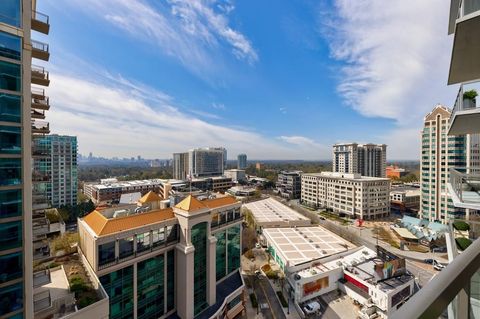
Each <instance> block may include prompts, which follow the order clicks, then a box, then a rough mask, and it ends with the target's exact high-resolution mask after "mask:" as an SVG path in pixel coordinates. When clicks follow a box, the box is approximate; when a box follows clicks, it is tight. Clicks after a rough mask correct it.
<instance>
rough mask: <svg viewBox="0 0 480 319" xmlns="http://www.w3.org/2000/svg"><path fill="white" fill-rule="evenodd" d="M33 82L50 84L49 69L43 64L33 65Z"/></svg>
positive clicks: (44, 84)
mask: <svg viewBox="0 0 480 319" xmlns="http://www.w3.org/2000/svg"><path fill="white" fill-rule="evenodd" d="M32 83H33V84H38V85H43V86H48V85H49V84H50V78H49V74H48V71H46V70H45V68H44V67H43V66H37V65H32Z"/></svg>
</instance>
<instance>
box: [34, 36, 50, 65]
mask: <svg viewBox="0 0 480 319" xmlns="http://www.w3.org/2000/svg"><path fill="white" fill-rule="evenodd" d="M31 43H32V57H34V58H36V59H40V60H44V61H48V60H49V59H50V48H49V46H48V44H47V43H43V42H40V41H36V40H32V41H31Z"/></svg>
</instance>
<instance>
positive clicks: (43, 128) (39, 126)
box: [32, 121, 50, 133]
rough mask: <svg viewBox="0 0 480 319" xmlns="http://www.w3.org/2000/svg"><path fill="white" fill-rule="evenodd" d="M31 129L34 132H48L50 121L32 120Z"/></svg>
mask: <svg viewBox="0 0 480 319" xmlns="http://www.w3.org/2000/svg"><path fill="white" fill-rule="evenodd" d="M32 131H33V132H34V133H35V132H40V133H48V132H49V131H50V123H48V122H43V121H32Z"/></svg>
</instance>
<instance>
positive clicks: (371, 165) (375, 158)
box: [332, 143, 387, 177]
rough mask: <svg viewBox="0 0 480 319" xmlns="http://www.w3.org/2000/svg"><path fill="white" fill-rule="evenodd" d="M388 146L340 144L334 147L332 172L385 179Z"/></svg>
mask: <svg viewBox="0 0 480 319" xmlns="http://www.w3.org/2000/svg"><path fill="white" fill-rule="evenodd" d="M386 163H387V145H385V144H357V143H339V144H335V145H333V161H332V171H333V172H339V173H352V174H356V173H358V174H360V175H362V176H371V177H385V173H386V171H385V170H386V165H387V164H386Z"/></svg>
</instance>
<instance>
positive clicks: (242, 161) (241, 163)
mask: <svg viewBox="0 0 480 319" xmlns="http://www.w3.org/2000/svg"><path fill="white" fill-rule="evenodd" d="M237 168H238V169H245V168H247V154H238V156H237Z"/></svg>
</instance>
